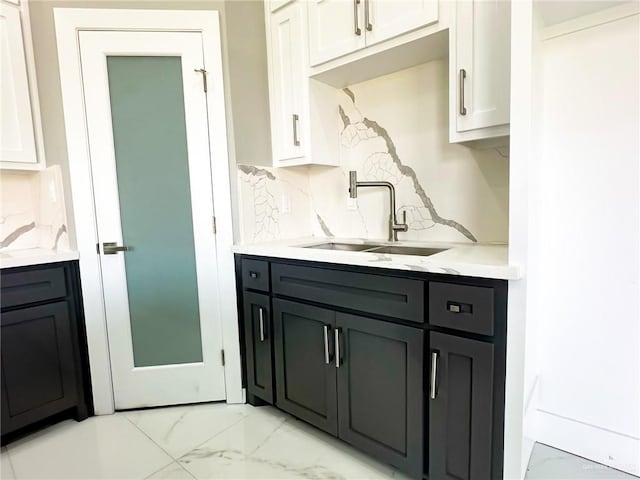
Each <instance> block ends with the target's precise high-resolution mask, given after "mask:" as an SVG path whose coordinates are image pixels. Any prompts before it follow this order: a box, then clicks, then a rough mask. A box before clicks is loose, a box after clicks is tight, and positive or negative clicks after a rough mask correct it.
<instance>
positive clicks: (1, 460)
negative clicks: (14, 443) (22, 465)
mask: <svg viewBox="0 0 640 480" xmlns="http://www.w3.org/2000/svg"><path fill="white" fill-rule="evenodd" d="M0 478H1V479H2V480H14V479H15V478H16V476H15V474H14V473H13V467H12V466H11V462H10V460H9V454H8V453H7V447H2V451H1V452H0Z"/></svg>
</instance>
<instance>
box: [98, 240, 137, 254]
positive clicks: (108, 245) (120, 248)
mask: <svg viewBox="0 0 640 480" xmlns="http://www.w3.org/2000/svg"><path fill="white" fill-rule="evenodd" d="M130 250H132V248H131V247H127V246H126V245H118V244H117V243H116V242H104V243H103V244H102V253H104V254H105V255H115V254H116V253H118V252H128V251H130Z"/></svg>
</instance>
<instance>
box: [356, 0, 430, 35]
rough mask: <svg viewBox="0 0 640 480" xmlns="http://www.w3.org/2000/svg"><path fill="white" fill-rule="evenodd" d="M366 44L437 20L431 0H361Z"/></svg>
mask: <svg viewBox="0 0 640 480" xmlns="http://www.w3.org/2000/svg"><path fill="white" fill-rule="evenodd" d="M363 1H364V2H365V4H364V8H365V12H364V29H365V30H366V42H367V46H369V45H374V44H376V43H378V42H382V41H383V40H388V39H390V38H393V37H397V36H398V35H402V34H403V33H406V32H409V31H411V30H415V29H416V28H420V27H423V26H425V25H428V24H430V23H434V22H437V21H438V2H437V1H433V0H393V1H390V0H363Z"/></svg>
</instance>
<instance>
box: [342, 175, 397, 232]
mask: <svg viewBox="0 0 640 480" xmlns="http://www.w3.org/2000/svg"><path fill="white" fill-rule="evenodd" d="M361 187H385V188H388V189H389V241H390V242H395V241H397V240H398V232H406V231H408V230H409V226H408V225H407V212H406V211H403V212H402V223H398V219H397V217H396V189H395V187H394V186H393V184H392V183H390V182H382V181H380V182H358V176H357V173H356V171H355V170H351V171H350V172H349V196H350V197H351V198H358V188H361Z"/></svg>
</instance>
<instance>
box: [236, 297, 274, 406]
mask: <svg viewBox="0 0 640 480" xmlns="http://www.w3.org/2000/svg"><path fill="white" fill-rule="evenodd" d="M243 302H244V311H243V316H244V331H245V345H246V352H247V357H246V358H247V390H248V391H249V393H251V394H253V395H256V396H258V397H260V398H261V399H263V400H265V401H267V402H269V403H273V367H272V362H273V360H272V346H271V345H272V339H273V335H272V334H273V329H272V326H271V308H270V307H269V296H268V295H260V294H257V293H251V292H244V295H243Z"/></svg>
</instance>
